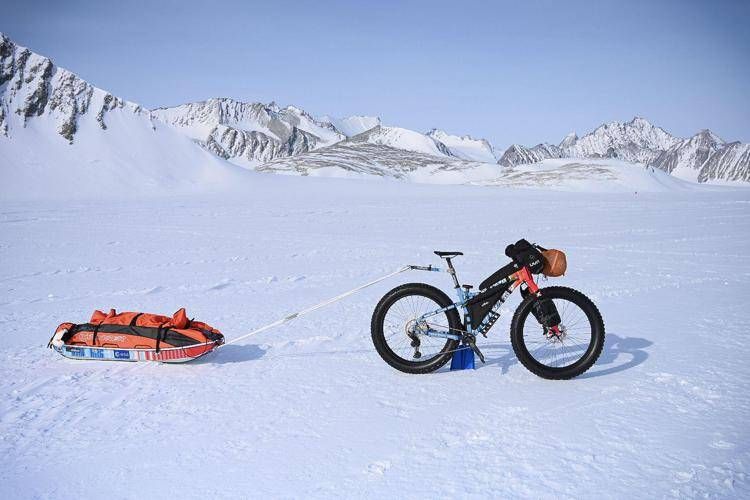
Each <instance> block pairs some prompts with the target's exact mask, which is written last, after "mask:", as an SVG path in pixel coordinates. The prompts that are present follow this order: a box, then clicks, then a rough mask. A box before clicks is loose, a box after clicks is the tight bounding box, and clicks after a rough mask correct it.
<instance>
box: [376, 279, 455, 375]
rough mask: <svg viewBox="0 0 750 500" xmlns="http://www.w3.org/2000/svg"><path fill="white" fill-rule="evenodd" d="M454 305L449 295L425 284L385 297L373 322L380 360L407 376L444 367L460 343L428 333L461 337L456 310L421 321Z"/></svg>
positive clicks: (411, 285) (393, 291)
mask: <svg viewBox="0 0 750 500" xmlns="http://www.w3.org/2000/svg"><path fill="white" fill-rule="evenodd" d="M452 303H453V302H452V301H451V300H450V298H448V296H447V295H446V294H445V293H443V292H442V291H440V290H439V289H437V288H435V287H434V286H430V285H427V284H424V283H409V284H406V285H402V286H399V287H396V288H394V289H393V290H391V291H390V292H388V293H387V294H385V296H384V297H383V298H382V299H381V300H380V302H379V303H378V305H377V306H376V307H375V311H374V312H373V314H372V322H371V333H372V342H373V344H375V349H376V350H377V351H378V354H380V357H381V358H383V360H384V361H385V362H386V363H388V364H389V365H391V366H392V367H393V368H395V369H397V370H400V371H402V372H405V373H429V372H433V371H435V370H437V369H438V368H440V367H441V366H443V365H444V364H445V363H447V362H448V361H449V360H450V358H451V354H452V353H453V351H454V350H455V349H456V348H457V347H458V341H457V340H453V339H446V338H440V337H431V336H428V335H426V334H425V332H426V331H428V330H429V331H440V332H446V333H452V334H456V335H460V332H461V330H462V324H461V319H460V318H459V316H458V312H457V311H456V309H455V308H454V309H448V310H446V311H441V312H440V313H437V314H434V315H430V316H429V317H427V318H425V319H422V320H421V319H420V318H422V317H423V316H424V315H427V314H429V313H432V312H434V311H437V310H440V309H442V308H445V307H449V306H450V305H451V304H452Z"/></svg>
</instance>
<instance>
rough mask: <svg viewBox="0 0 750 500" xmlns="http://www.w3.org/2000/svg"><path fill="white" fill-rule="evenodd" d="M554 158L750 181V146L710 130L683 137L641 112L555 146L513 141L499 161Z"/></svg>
mask: <svg viewBox="0 0 750 500" xmlns="http://www.w3.org/2000/svg"><path fill="white" fill-rule="evenodd" d="M554 158H616V159H620V160H625V161H629V162H634V163H642V164H644V165H648V166H653V167H656V168H659V169H661V170H664V171H665V172H667V173H670V174H672V175H675V176H677V177H680V178H682V179H685V180H690V181H693V182H709V181H746V182H747V181H750V145H748V144H742V143H739V142H733V143H729V144H727V143H725V142H724V141H723V140H721V139H720V138H719V137H718V136H716V135H715V134H714V133H713V132H711V131H710V130H702V131H700V132H698V133H697V134H696V135H694V136H693V137H689V138H687V139H680V138H678V137H675V136H673V135H671V134H669V133H668V132H665V131H664V130H663V129H662V128H660V127H657V126H654V125H653V124H651V123H650V122H649V121H648V120H645V119H643V118H640V117H636V118H634V119H633V120H631V121H629V122H625V123H620V122H612V123H607V124H604V125H601V126H599V127H597V128H596V130H594V131H593V132H591V133H589V134H586V135H584V136H583V137H580V138H579V137H578V136H577V135H576V134H575V133H572V134H569V135H568V136H566V137H565V138H564V139H563V140H562V141H561V142H560V144H559V145H557V146H555V145H552V144H546V143H543V144H538V145H536V146H534V147H532V148H527V147H524V146H521V145H518V144H514V145H512V146H510V147H509V148H508V149H507V150H506V151H505V153H503V156H502V157H501V158H500V161H499V163H500V164H501V165H503V166H506V167H511V166H516V165H524V164H530V163H536V162H539V161H542V160H545V159H554Z"/></svg>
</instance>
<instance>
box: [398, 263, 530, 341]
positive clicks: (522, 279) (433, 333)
mask: <svg viewBox="0 0 750 500" xmlns="http://www.w3.org/2000/svg"><path fill="white" fill-rule="evenodd" d="M445 260H446V263H447V265H448V267H447V269H440V268H437V267H433V266H431V265H430V266H409V267H410V268H411V269H414V270H417V271H432V272H438V273H440V272H446V273H448V274H450V275H451V278H453V284H454V290H455V292H456V295H457V297H458V300H457V301H456V302H454V303H453V304H451V305H449V306H447V307H443V308H441V309H436V310H434V311H430V312H428V313H426V314H423V315H422V316H420V317H419V318H416V320H417V321H426V319H427V318H430V317H432V316H437V315H438V314H441V313H443V312H445V311H449V310H451V309H456V310H458V311H459V312H461V313H463V318H464V326H465V328H466V333H468V334H470V335H473V336H476V334H477V333H478V332H479V331H480V330H482V329H483V327H486V326H487V325H488V323H489V322H490V321H491V320H490V319H489V315H487V317H485V318H484V319H483V320H482V322H481V323H480V324H479V325H476V326H474V325H473V323H472V321H470V316H469V309H468V307H467V306H466V303H467V302H468V301H469V300H471V299H472V298H474V297H476V296H477V295H479V294H480V293H481V290H480V291H478V292H472V291H470V290H469V289H468V288H464V287H463V286H462V285H461V283H459V281H458V276H457V275H456V270H455V268H454V267H453V264H452V263H451V260H450V258H447V259H445ZM521 285H526V287H528V290H529V292H530V293H533V294H536V293H537V292H538V291H539V286H538V285H537V284H536V281H534V276H533V275H532V274H531V271H530V270H529V268H528V267H526V266H524V267H522V268H521V269H519V270H518V271H516V272H515V273H513V274H511V275H509V276H508V277H506V278H504V279H502V280H500V281H498V282H497V283H495V284H494V285H493V287H495V286H506V287H509V288H508V290H507V291H506V292H505V293H504V294H503V295H502V296H501V297H500V299H499V300H498V301H497V302H496V303H495V305H494V306H493V307H492V311H494V312H496V313H497V310H498V309H500V306H502V304H503V303H504V302H505V300H506V299H507V298H508V297H509V296H510V294H511V293H513V291H515V289H516V288H518V287H519V286H521ZM420 333H423V334H424V335H426V336H428V337H439V338H444V339H452V340H461V339H462V337H463V336H462V335H456V334H454V333H450V332H444V331H439V330H433V329H432V328H429V329H427V330H425V331H422V332H420Z"/></svg>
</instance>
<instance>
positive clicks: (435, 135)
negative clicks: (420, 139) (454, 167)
mask: <svg viewBox="0 0 750 500" xmlns="http://www.w3.org/2000/svg"><path fill="white" fill-rule="evenodd" d="M426 135H427V136H428V137H431V138H432V139H434V140H435V141H437V142H440V143H441V144H444V145H445V146H447V147H448V149H449V150H450V152H451V154H453V155H454V156H457V157H459V158H463V159H464V160H470V161H478V162H484V163H495V162H496V161H497V158H496V157H495V152H494V150H493V148H492V145H491V144H490V143H489V142H488V141H487V140H486V139H474V138H473V137H470V136H468V135H463V136H459V135H451V134H449V133H447V132H444V131H442V130H438V129H432V130H430V131H429V132H427V134H426Z"/></svg>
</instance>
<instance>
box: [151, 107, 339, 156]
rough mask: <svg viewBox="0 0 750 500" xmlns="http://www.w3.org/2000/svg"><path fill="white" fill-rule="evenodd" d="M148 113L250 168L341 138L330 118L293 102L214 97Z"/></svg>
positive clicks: (215, 152) (332, 142) (337, 140)
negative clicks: (283, 104)
mask: <svg viewBox="0 0 750 500" xmlns="http://www.w3.org/2000/svg"><path fill="white" fill-rule="evenodd" d="M152 113H153V116H154V117H155V118H156V119H158V120H160V121H162V122H164V123H167V124H169V125H171V126H172V127H174V128H176V129H178V130H180V131H182V132H183V133H185V134H186V135H188V136H189V137H191V138H193V139H195V140H196V141H198V142H199V143H200V144H202V145H203V146H204V147H205V148H206V149H208V150H209V151H211V152H212V153H214V154H216V155H218V156H220V157H222V158H224V159H227V160H229V161H231V162H232V163H236V164H239V165H243V166H249V167H253V166H257V165H259V164H261V163H263V162H265V161H269V160H272V159H273V158H277V157H280V156H281V157H283V156H292V155H296V154H300V153H305V152H307V151H312V150H314V149H316V148H319V147H323V146H328V145H330V144H334V143H336V142H339V141H341V140H343V139H345V138H346V135H344V134H342V133H341V132H339V131H338V130H337V129H336V127H335V126H334V125H332V124H331V123H330V122H324V121H319V120H316V119H315V118H313V117H312V116H310V115H309V114H308V113H306V112H305V111H303V110H301V109H299V108H296V107H294V106H287V107H286V108H283V109H280V108H279V107H278V106H277V105H276V104H275V103H270V104H262V103H257V102H256V103H246V102H241V101H236V100H234V99H228V98H218V99H209V100H207V101H203V102H194V103H189V104H183V105H181V106H176V107H172V108H159V109H155V110H153V111H152Z"/></svg>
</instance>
